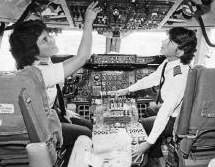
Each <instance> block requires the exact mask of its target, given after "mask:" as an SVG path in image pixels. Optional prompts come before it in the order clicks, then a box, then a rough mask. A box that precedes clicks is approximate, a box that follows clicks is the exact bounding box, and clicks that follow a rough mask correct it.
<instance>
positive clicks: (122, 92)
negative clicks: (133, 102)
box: [113, 88, 129, 97]
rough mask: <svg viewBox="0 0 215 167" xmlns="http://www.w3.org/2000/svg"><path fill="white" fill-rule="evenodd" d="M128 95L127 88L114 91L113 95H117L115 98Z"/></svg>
mask: <svg viewBox="0 0 215 167" xmlns="http://www.w3.org/2000/svg"><path fill="white" fill-rule="evenodd" d="M128 93H129V90H128V89H127V88H125V89H119V90H117V91H113V94H115V97H119V96H124V95H127V94H128Z"/></svg>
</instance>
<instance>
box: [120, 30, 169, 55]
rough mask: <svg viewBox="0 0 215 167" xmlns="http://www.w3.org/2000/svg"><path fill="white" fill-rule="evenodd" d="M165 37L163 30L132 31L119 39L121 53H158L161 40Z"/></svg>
mask: <svg viewBox="0 0 215 167" xmlns="http://www.w3.org/2000/svg"><path fill="white" fill-rule="evenodd" d="M166 38H167V34H166V32H165V31H163V32H143V31H142V32H133V33H131V34H129V35H127V36H125V37H123V38H122V40H121V46H120V53H121V54H136V55H138V56H155V55H160V48H161V41H162V40H164V39H166Z"/></svg>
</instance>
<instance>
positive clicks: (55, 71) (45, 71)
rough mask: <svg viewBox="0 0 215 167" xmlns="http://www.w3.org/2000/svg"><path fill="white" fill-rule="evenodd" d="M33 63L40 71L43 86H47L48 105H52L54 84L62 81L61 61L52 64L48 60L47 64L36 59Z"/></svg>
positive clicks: (54, 95) (55, 93)
mask: <svg viewBox="0 0 215 167" xmlns="http://www.w3.org/2000/svg"><path fill="white" fill-rule="evenodd" d="M33 65H34V66H36V67H38V68H39V69H40V70H41V71H42V75H43V79H44V82H45V86H46V88H47V94H48V102H49V106H50V107H52V106H53V104H54V102H55V98H56V96H57V88H56V84H58V83H63V82H64V69H63V63H55V64H53V63H52V62H51V60H50V61H49V62H48V63H47V64H45V63H43V62H41V61H36V62H35V63H34V64H33Z"/></svg>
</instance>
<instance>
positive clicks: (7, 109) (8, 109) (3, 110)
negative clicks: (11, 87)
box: [0, 103, 14, 114]
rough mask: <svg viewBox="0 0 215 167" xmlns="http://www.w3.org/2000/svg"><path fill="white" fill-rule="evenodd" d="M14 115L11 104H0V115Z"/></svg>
mask: <svg viewBox="0 0 215 167" xmlns="http://www.w3.org/2000/svg"><path fill="white" fill-rule="evenodd" d="M12 113H14V105H13V104H5V103H0V114H12Z"/></svg>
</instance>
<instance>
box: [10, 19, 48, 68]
mask: <svg viewBox="0 0 215 167" xmlns="http://www.w3.org/2000/svg"><path fill="white" fill-rule="evenodd" d="M44 30H47V27H46V25H45V24H44V23H43V22H42V21H41V20H28V21H25V22H23V23H21V24H20V25H19V26H17V27H15V28H14V30H13V32H12V34H11V35H10V38H9V42H10V51H11V53H12V55H13V57H14V59H15V61H16V67H17V69H23V68H24V67H25V66H28V65H32V64H33V63H34V61H35V60H37V58H36V56H37V55H38V54H39V48H38V46H37V43H36V42H37V39H38V37H39V36H40V35H41V34H42V32H43V31H44Z"/></svg>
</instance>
